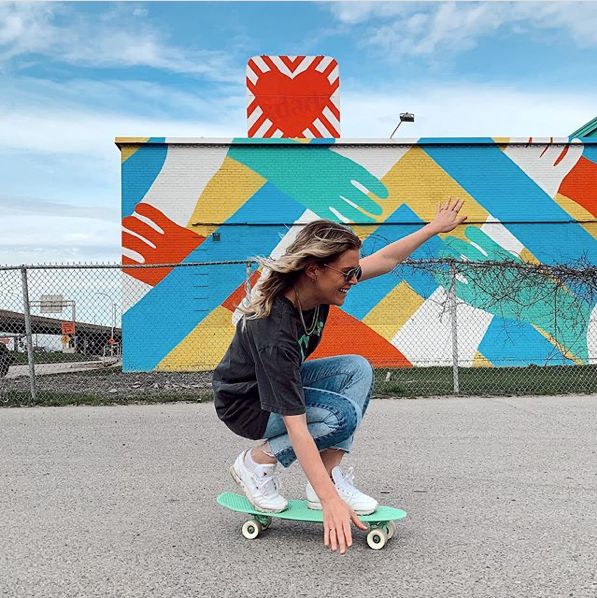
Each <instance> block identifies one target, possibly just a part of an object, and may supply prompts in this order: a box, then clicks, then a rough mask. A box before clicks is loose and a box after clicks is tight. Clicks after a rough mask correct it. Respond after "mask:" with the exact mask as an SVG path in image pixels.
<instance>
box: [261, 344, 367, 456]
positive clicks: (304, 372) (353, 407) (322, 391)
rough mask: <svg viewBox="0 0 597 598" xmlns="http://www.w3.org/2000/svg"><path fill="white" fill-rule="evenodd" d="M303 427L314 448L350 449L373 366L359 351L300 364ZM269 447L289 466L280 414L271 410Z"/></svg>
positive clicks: (288, 447)
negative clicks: (303, 398) (305, 422)
mask: <svg viewBox="0 0 597 598" xmlns="http://www.w3.org/2000/svg"><path fill="white" fill-rule="evenodd" d="M301 378H302V382H303V388H304V393H305V406H306V417H307V427H308V428H309V432H310V434H311V436H312V437H313V440H315V444H316V445H317V448H318V449H319V450H320V451H322V450H324V449H327V448H334V449H340V450H342V451H344V452H347V453H348V452H350V447H351V445H352V441H353V438H354V433H355V431H356V429H357V428H358V427H359V424H360V423H361V420H362V419H363V416H364V415H365V411H366V410H367V405H368V404H369V399H370V398H371V394H372V393H373V369H372V367H371V364H370V363H369V362H368V361H367V360H366V359H365V358H364V357H361V356H360V355H340V356H338V357H327V358H325V359H314V360H313V361H306V362H304V363H303V365H302V367H301ZM264 438H265V439H267V441H268V443H269V446H270V450H271V452H272V453H273V454H274V456H275V457H276V459H277V460H278V461H279V462H280V463H281V464H282V465H283V466H284V467H289V466H290V465H291V464H292V463H293V462H294V461H295V460H296V454H295V452H294V449H293V448H292V445H291V444H290V438H289V437H288V433H287V431H286V426H285V424H284V420H283V419H282V416H281V415H279V414H277V413H271V414H270V416H269V420H268V422H267V427H266V429H265V433H264Z"/></svg>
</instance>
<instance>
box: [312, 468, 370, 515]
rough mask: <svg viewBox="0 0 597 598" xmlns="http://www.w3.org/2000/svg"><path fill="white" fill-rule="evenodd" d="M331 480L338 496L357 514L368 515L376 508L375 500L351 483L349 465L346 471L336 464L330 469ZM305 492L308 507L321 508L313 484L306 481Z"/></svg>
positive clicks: (351, 475) (351, 476)
mask: <svg viewBox="0 0 597 598" xmlns="http://www.w3.org/2000/svg"><path fill="white" fill-rule="evenodd" d="M332 480H333V481H334V485H335V486H336V490H337V491H338V494H339V495H340V498H341V499H342V500H343V501H344V502H345V503H346V504H347V505H348V506H349V507H350V508H351V509H353V511H354V512H355V513H356V514H357V515H369V514H371V513H373V512H374V511H375V509H377V501H376V500H375V499H374V498H372V497H371V496H367V495H366V494H364V493H363V492H361V491H360V490H357V488H355V487H354V485H353V480H354V475H353V473H352V467H349V468H348V469H347V470H346V472H344V471H342V470H341V469H340V467H338V466H336V467H334V469H332ZM305 492H306V494H307V506H308V507H309V508H310V509H316V510H319V511H320V510H321V503H320V502H319V498H317V494H315V490H313V486H311V484H310V483H309V482H307V487H306V488H305Z"/></svg>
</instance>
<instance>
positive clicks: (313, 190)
mask: <svg viewBox="0 0 597 598" xmlns="http://www.w3.org/2000/svg"><path fill="white" fill-rule="evenodd" d="M117 144H118V145H119V147H120V148H121V150H122V206H123V208H122V209H123V228H124V230H123V236H122V242H123V254H124V255H123V261H124V263H125V264H127V265H129V266H130V265H133V264H137V263H149V264H152V263H153V264H157V263H181V264H185V263H191V262H221V261H235V260H239V261H242V260H246V259H247V258H250V257H251V256H255V255H273V256H275V255H278V254H279V253H280V252H282V251H283V250H284V247H286V246H287V245H288V243H289V242H290V241H291V240H292V238H293V237H294V235H296V232H297V230H298V228H299V227H300V224H301V223H305V222H309V221H311V220H313V219H316V218H330V219H333V220H336V221H342V222H346V223H349V224H351V225H352V226H353V228H354V230H355V231H356V232H357V234H358V235H359V236H360V237H361V238H362V239H363V254H364V255H366V254H369V253H372V252H373V251H376V250H377V249H379V248H380V247H381V246H383V245H384V244H386V243H388V242H392V241H395V240H397V239H399V238H402V237H403V236H405V235H407V234H409V233H411V232H413V231H415V230H416V229H417V228H418V227H420V226H422V224H423V223H425V222H428V221H429V220H431V219H432V217H433V214H434V213H435V209H436V206H437V203H438V202H439V201H442V200H445V199H446V198H448V197H460V198H463V199H465V202H466V203H465V206H466V207H465V212H466V214H468V222H469V223H470V224H467V225H465V226H462V227H460V228H458V229H456V230H455V231H453V232H452V233H450V234H448V235H443V236H438V237H435V238H434V239H432V240H431V241H429V242H428V243H426V244H425V245H424V246H422V247H421V248H419V249H418V250H417V251H416V252H415V253H414V254H413V256H412V257H413V258H415V259H416V258H423V259H428V258H441V257H457V258H458V259H467V260H469V261H472V262H475V261H487V260H504V259H510V260H512V259H514V260H518V261H520V262H531V263H542V264H561V263H568V264H573V263H576V262H577V261H578V260H579V259H585V260H588V261H589V262H590V263H592V264H597V240H596V238H597V224H596V220H595V217H596V215H597V140H595V139H592V140H591V139H588V138H587V139H573V140H568V139H532V138H531V139H525V140H513V139H505V138H504V139H489V138H488V139H419V140H414V141H411V142H404V141H401V142H397V141H371V140H367V141H358V140H355V141H350V142H348V141H342V142H336V141H335V140H333V139H325V140H320V139H317V140H307V139H302V140H289V139H269V140H263V139H259V140H257V139H244V138H243V139H230V140H188V139H186V140H176V139H163V138H161V139H160V138H151V139H132V138H123V139H117ZM213 233H218V234H217V235H214V234H213ZM246 274H247V270H246V266H245V264H243V263H239V264H227V265H215V264H214V265H211V266H202V267H200V268H197V267H180V268H171V267H168V268H155V269H151V270H143V269H134V268H130V267H129V268H128V269H125V275H124V277H125V281H124V284H125V293H124V295H125V297H126V298H127V301H128V304H127V305H126V306H125V307H126V311H125V314H124V317H123V367H124V369H125V370H128V371H135V370H137V371H147V370H153V369H160V370H196V369H211V368H213V367H214V366H215V365H216V364H217V363H218V361H219V360H220V359H221V357H222V355H223V354H224V352H225V351H226V348H227V346H228V343H229V342H230V340H231V338H232V335H233V332H234V322H235V318H236V317H237V316H238V314H236V315H235V313H234V312H235V308H236V305H237V304H238V303H239V301H240V299H242V297H243V294H244V292H245V286H244V284H245V278H246ZM510 274H511V273H509V272H508V271H505V272H504V276H505V277H508V276H509V275H510ZM258 276H259V273H258V272H253V275H252V283H253V284H254V283H255V281H256V280H257V279H258ZM545 284H546V285H548V286H549V282H548V281H547V279H546V282H545ZM446 286H447V282H446V280H445V278H444V276H443V275H442V274H441V272H440V273H430V272H426V271H423V270H419V269H415V268H407V267H401V268H400V269H399V270H398V271H397V272H396V273H390V274H387V275H385V276H381V277H378V278H375V279H372V280H371V281H366V282H364V283H362V284H359V285H357V286H355V287H354V288H353V289H352V290H351V292H350V293H349V295H348V297H347V299H346V301H345V304H344V306H343V308H342V309H339V308H333V309H332V310H331V315H330V320H329V323H328V325H327V326H326V330H325V333H324V337H323V341H322V343H321V345H320V347H319V348H318V350H317V352H316V354H314V357H321V356H325V355H332V354H337V353H342V352H344V353H346V352H350V353H360V354H363V355H365V356H366V357H367V358H368V359H369V360H370V361H371V362H372V363H373V364H374V365H375V366H377V367H411V366H427V365H449V364H451V336H450V335H451V330H450V322H449V320H448V319H447V318H446V317H445V315H443V310H444V307H443V303H444V300H445V297H446V290H445V289H446ZM546 290H547V291H549V289H546ZM456 293H457V295H458V298H459V301H460V305H459V307H458V318H459V330H458V339H459V357H460V363H461V365H463V366H473V367H474V366H526V365H529V364H537V365H545V364H557V365H562V364H586V363H597V326H596V320H597V309H596V308H595V305H594V303H593V302H590V301H584V300H583V299H582V298H580V299H579V298H578V297H575V291H574V289H565V290H564V292H563V293H560V295H559V299H558V300H559V305H560V310H562V309H564V311H565V310H566V306H570V309H572V308H574V309H575V310H577V311H578V312H579V313H578V317H575V318H573V319H571V320H570V322H567V324H566V325H565V326H562V322H561V321H560V322H559V323H558V322H556V318H555V317H554V308H553V305H552V304H551V303H550V301H549V300H548V299H547V298H548V297H550V294H549V293H548V292H547V293H545V295H544V296H545V297H546V299H545V300H543V301H537V300H534V301H532V302H530V301H528V303H529V305H528V306H525V300H526V299H525V296H524V294H523V293H522V292H521V293H522V294H521V296H515V297H508V298H505V299H504V300H503V301H498V302H496V301H495V298H489V297H487V296H486V293H483V292H482V291H481V290H480V289H479V288H470V287H469V286H468V285H467V284H466V281H462V280H459V281H458V282H457V284H456ZM527 299H528V298H527ZM521 305H523V306H525V307H524V308H523V309H521V308H520V306H521ZM591 322H592V324H591Z"/></svg>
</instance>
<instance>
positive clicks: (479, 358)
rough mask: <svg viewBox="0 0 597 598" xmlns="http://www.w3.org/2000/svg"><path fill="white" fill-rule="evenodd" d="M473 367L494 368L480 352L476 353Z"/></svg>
mask: <svg viewBox="0 0 597 598" xmlns="http://www.w3.org/2000/svg"><path fill="white" fill-rule="evenodd" d="M473 367H474V368H492V367H493V364H492V363H491V361H489V359H487V357H485V356H484V355H483V354H482V353H481V352H480V351H477V352H476V353H475V356H474V357H473Z"/></svg>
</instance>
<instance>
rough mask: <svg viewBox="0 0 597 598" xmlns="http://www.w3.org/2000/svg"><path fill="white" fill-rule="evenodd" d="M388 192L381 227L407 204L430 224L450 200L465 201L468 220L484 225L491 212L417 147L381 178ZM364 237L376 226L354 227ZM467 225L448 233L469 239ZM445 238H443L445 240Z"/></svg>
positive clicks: (383, 204)
mask: <svg viewBox="0 0 597 598" xmlns="http://www.w3.org/2000/svg"><path fill="white" fill-rule="evenodd" d="M382 182H383V183H384V185H385V186H386V188H387V189H388V198H387V199H385V200H383V201H381V202H380V205H381V207H382V208H383V212H382V214H381V215H380V216H378V217H377V220H378V222H379V223H380V224H383V223H384V222H385V221H387V220H388V219H389V217H390V216H391V214H392V213H393V212H394V211H395V210H396V209H398V208H399V207H400V206H401V205H403V204H406V205H407V206H408V207H409V208H410V209H411V210H413V211H414V212H415V213H416V214H417V216H418V217H419V218H421V220H424V221H426V222H430V221H431V220H433V218H434V217H435V215H436V212H437V207H438V205H439V204H440V203H441V202H445V201H446V200H448V199H449V198H450V197H452V198H454V199H455V198H458V199H464V201H465V208H464V210H465V212H466V214H467V216H468V219H469V220H472V221H477V222H483V221H485V220H486V219H487V216H488V215H489V212H487V210H486V209H485V208H483V206H481V204H479V203H478V202H477V201H476V200H475V198H474V197H472V196H471V195H469V194H468V193H467V192H466V191H465V190H464V189H463V188H462V187H461V186H460V185H459V184H458V183H457V182H456V181H455V180H454V179H453V178H452V177H451V176H449V175H448V174H447V173H446V172H445V171H444V170H443V169H442V168H440V167H439V166H438V165H437V164H436V163H435V162H434V161H433V160H432V159H431V158H430V157H429V156H428V155H427V154H426V153H425V151H424V150H423V149H422V148H421V147H418V146H413V147H412V148H411V149H410V150H408V152H406V154H404V156H402V158H401V159H400V160H399V161H398V162H396V164H394V166H393V167H392V168H391V169H390V170H389V171H388V172H387V173H386V174H385V175H384V176H383V177H382ZM353 228H354V230H355V232H356V233H357V235H359V237H361V238H366V237H367V236H369V235H371V234H373V233H375V232H376V230H377V227H356V226H355V227H353ZM464 228H465V227H464V226H461V227H458V228H457V229H456V230H453V231H452V232H451V233H449V235H450V236H453V237H459V238H461V239H463V240H466V237H465V236H464ZM443 236H446V235H440V237H443Z"/></svg>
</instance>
